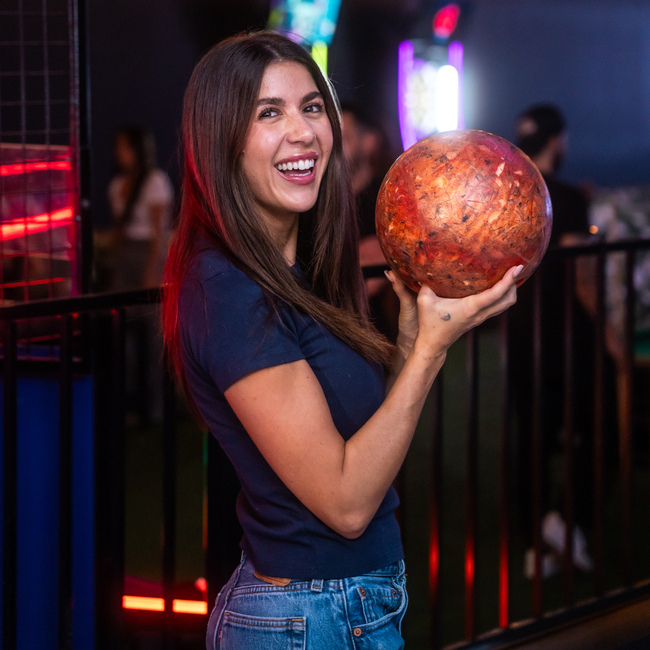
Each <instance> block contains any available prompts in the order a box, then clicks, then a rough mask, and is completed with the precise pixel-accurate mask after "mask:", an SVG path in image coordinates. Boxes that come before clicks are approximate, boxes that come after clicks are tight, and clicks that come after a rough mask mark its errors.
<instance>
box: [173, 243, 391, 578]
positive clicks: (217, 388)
mask: <svg viewBox="0 0 650 650" xmlns="http://www.w3.org/2000/svg"><path fill="white" fill-rule="evenodd" d="M269 312H270V310H269V309H268V306H267V303H266V301H265V299H264V297H263V294H262V290H261V288H260V287H259V285H258V284H257V283H255V282H254V281H253V280H251V279H250V278H249V277H248V276H247V275H246V274H245V273H244V272H242V271H241V270H239V269H237V268H236V267H235V266H233V265H232V264H231V263H230V262H229V261H228V260H227V259H226V258H225V257H224V256H223V255H222V254H221V253H219V252H218V251H216V250H214V249H206V250H202V251H201V252H199V253H198V254H197V255H196V257H195V258H194V261H193V263H192V265H191V268H190V270H189V272H188V273H187V275H186V277H185V279H184V281H183V285H182V289H181V295H180V301H179V316H178V318H179V331H180V340H181V347H182V354H183V362H184V368H185V373H186V377H187V382H188V385H189V388H190V392H191V394H192V398H193V399H194V401H195V403H196V405H197V408H198V409H199V411H200V413H201V415H202V417H203V418H204V420H205V422H206V424H207V425H208V427H209V428H210V431H211V432H212V434H213V435H214V436H215V437H216V438H217V440H218V441H219V443H220V444H221V446H222V448H223V449H224V451H225V453H226V454H227V456H228V458H229V459H230V461H231V462H232V464H233V466H234V467H235V470H236V472H237V475H238V477H239V480H240V482H241V486H242V490H241V493H240V494H239V497H238V500H237V515H238V517H239V520H240V523H241V525H242V528H243V531H244V536H243V539H242V542H241V544H242V548H243V550H244V551H245V552H246V553H247V554H248V556H249V557H250V558H251V561H252V563H253V566H255V568H256V569H257V570H258V571H260V572H261V573H264V574H266V575H271V576H277V577H287V578H299V579H310V578H314V579H318V578H323V579H326V578H345V577H349V576H353V575H359V574H362V573H366V572H368V571H372V570H374V569H379V568H381V567H383V566H386V565H388V564H391V563H393V562H395V561H397V560H400V559H402V557H403V551H402V545H401V541H400V532H399V527H398V524H397V521H396V519H395V515H394V511H395V508H396V507H397V505H398V499H397V494H396V493H395V491H394V490H393V489H392V488H391V489H390V490H389V492H388V493H387V495H386V497H385V498H384V500H383V502H382V504H381V506H380V507H379V510H378V511H377V513H376V515H375V517H374V519H373V520H372V522H371V523H370V525H369V526H368V528H367V529H366V531H365V532H364V533H363V535H361V536H360V537H359V538H358V539H354V540H349V539H346V538H344V537H342V536H341V535H339V534H338V533H336V532H335V531H333V530H332V529H331V528H329V527H328V526H326V525H325V524H324V523H323V522H322V521H320V520H319V519H318V518H317V517H316V516H314V515H313V514H312V513H311V512H310V511H309V510H308V509H307V508H306V507H305V506H303V505H302V503H300V501H298V499H297V498H296V497H295V496H294V495H293V494H292V493H291V492H290V491H289V490H288V489H287V488H286V487H285V485H284V484H283V483H282V481H281V480H280V479H279V478H278V476H277V475H276V474H275V472H274V471H273V470H272V469H271V467H270V466H269V465H268V463H267V462H266V461H265V460H264V458H263V456H262V455H261V454H260V452H259V451H258V450H257V447H256V446H255V445H254V443H253V442H252V440H251V438H250V437H249V436H248V434H247V433H246V431H245V429H244V428H243V426H242V425H241V423H240V422H239V420H238V419H237V417H236V416H235V414H234V412H233V410H232V409H231V408H230V406H229V404H228V402H227V401H226V399H225V397H224V392H225V391H226V390H227V389H228V387H230V386H231V385H232V384H233V383H235V382H236V381H237V380H238V379H241V378H242V377H244V376H245V375H247V374H248V373H251V372H254V371H255V370H259V369H261V368H266V367H270V366H275V365H280V364H284V363H289V362H292V361H297V360H299V359H306V360H307V362H308V363H309V365H310V366H311V368H312V370H313V371H314V373H315V375H316V377H317V378H318V380H319V382H320V384H321V386H322V388H323V392H324V394H325V397H326V399H327V403H328V405H329V408H330V411H331V414H332V418H333V421H334V424H335V425H336V427H337V429H338V431H339V433H340V434H341V436H342V437H343V438H344V439H346V440H347V439H348V438H350V437H351V436H352V435H353V434H354V433H355V432H356V431H357V430H358V429H359V428H360V427H361V426H362V425H363V424H364V423H365V422H366V421H367V420H368V419H369V418H370V416H371V415H372V414H373V413H374V412H375V411H376V410H377V408H378V407H379V405H380V404H381V402H382V400H383V398H384V391H385V384H384V375H383V371H382V368H381V367H380V366H379V365H376V364H370V363H368V362H367V361H365V360H364V359H363V358H362V357H360V356H359V355H358V354H357V353H356V352H354V351H353V350H352V349H350V348H349V347H348V346H347V345H345V344H344V343H343V342H342V341H341V340H340V339H338V338H336V337H335V336H333V335H332V334H331V333H330V332H329V331H328V330H327V329H326V328H324V327H323V326H322V325H320V324H318V323H317V322H316V321H314V320H313V319H311V318H309V317H307V316H306V315H304V314H302V313H300V312H298V311H297V310H295V309H292V308H289V307H284V308H281V309H280V313H279V315H275V314H271V313H269ZM314 481H318V476H314Z"/></svg>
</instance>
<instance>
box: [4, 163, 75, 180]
mask: <svg viewBox="0 0 650 650" xmlns="http://www.w3.org/2000/svg"><path fill="white" fill-rule="evenodd" d="M71 169H72V163H71V162H70V161H69V160H57V161H55V162H33V163H12V164H10V165H0V176H17V175H18V174H31V173H32V172H43V171H47V170H52V171H60V172H69V171H70V170H71Z"/></svg>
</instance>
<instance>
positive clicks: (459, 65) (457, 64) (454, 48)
mask: <svg viewBox="0 0 650 650" xmlns="http://www.w3.org/2000/svg"><path fill="white" fill-rule="evenodd" d="M463 58H464V49H463V44H462V43H461V42H460V41H452V42H451V43H449V48H448V49H447V61H448V62H449V65H453V66H454V68H456V71H457V72H458V128H459V129H464V128H465V111H464V110H463Z"/></svg>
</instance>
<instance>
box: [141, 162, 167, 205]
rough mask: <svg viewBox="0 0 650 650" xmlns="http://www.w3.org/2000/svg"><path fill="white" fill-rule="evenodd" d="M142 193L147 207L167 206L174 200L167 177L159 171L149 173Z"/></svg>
mask: <svg viewBox="0 0 650 650" xmlns="http://www.w3.org/2000/svg"><path fill="white" fill-rule="evenodd" d="M144 191H145V196H144V199H145V203H147V204H148V205H169V204H171V202H172V200H173V198H174V189H173V187H172V183H171V181H170V180H169V176H167V174H165V172H163V171H162V170H161V169H156V170H154V171H153V172H151V174H150V175H149V178H148V179H147V183H146V186H145V190H144Z"/></svg>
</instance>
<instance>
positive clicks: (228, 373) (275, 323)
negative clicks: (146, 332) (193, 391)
mask: <svg viewBox="0 0 650 650" xmlns="http://www.w3.org/2000/svg"><path fill="white" fill-rule="evenodd" d="M179 325H180V330H181V343H182V348H183V355H184V360H185V363H186V367H187V368H188V370H190V372H194V373H197V374H199V375H203V379H204V381H210V382H212V383H214V384H215V385H216V386H217V388H218V389H219V390H220V391H221V392H222V393H223V392H225V391H226V390H227V389H228V388H229V387H230V386H231V385H232V384H234V383H235V382H236V381H237V380H239V379H241V378H242V377H244V376H245V375H247V374H249V373H251V372H254V371H255V370H260V369H262V368H267V367H271V366H275V365H281V364H284V363H290V362H292V361H297V360H298V359H304V358H305V357H304V354H303V352H302V351H301V349H300V346H299V341H298V334H297V328H296V326H295V325H296V324H295V322H294V321H293V319H292V317H291V316H290V314H289V313H288V312H286V311H284V312H283V311H282V310H280V312H279V313H275V312H272V311H271V310H270V308H269V306H268V305H267V302H266V300H265V298H264V296H263V293H262V290H261V288H260V287H259V286H258V285H257V284H256V283H255V282H253V281H252V280H251V279H250V278H248V276H246V274H244V273H243V272H242V271H240V270H238V269H236V268H234V267H232V266H230V265H229V266H228V267H227V269H226V270H222V271H220V272H218V273H216V274H215V275H213V276H211V277H210V278H209V279H207V280H204V281H197V280H196V279H191V278H190V279H188V280H187V281H186V282H185V283H184V286H183V291H182V296H181V301H180V303H179Z"/></svg>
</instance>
